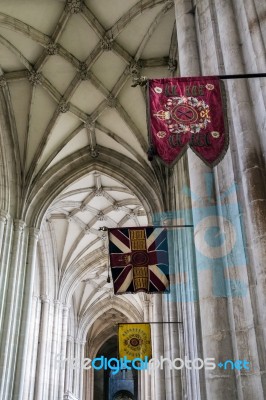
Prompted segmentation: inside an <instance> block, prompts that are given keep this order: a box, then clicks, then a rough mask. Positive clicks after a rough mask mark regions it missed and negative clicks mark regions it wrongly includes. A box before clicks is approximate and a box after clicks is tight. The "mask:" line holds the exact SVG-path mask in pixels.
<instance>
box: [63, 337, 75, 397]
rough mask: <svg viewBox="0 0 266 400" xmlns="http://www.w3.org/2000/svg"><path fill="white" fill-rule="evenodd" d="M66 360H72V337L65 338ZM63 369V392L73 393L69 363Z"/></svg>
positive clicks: (71, 370)
mask: <svg viewBox="0 0 266 400" xmlns="http://www.w3.org/2000/svg"><path fill="white" fill-rule="evenodd" d="M66 358H67V359H68V360H72V359H73V358H74V339H73V337H72V336H67V347H66ZM65 368H66V374H65V392H67V391H69V392H73V369H72V365H71V362H67V363H66V366H65Z"/></svg>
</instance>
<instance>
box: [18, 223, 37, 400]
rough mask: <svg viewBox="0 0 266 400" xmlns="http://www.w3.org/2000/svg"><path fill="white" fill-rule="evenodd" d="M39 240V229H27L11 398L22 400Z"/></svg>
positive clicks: (30, 330) (30, 332) (30, 331)
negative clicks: (19, 324)
mask: <svg viewBox="0 0 266 400" xmlns="http://www.w3.org/2000/svg"><path fill="white" fill-rule="evenodd" d="M38 238H39V229H36V228H30V229H29V242H28V251H27V262H26V276H25V285H24V297H23V307H22V321H21V327H20V340H19V350H18V359H17V364H16V376H15V386H14V392H13V396H14V398H16V399H17V398H18V399H20V400H23V390H24V389H23V386H24V382H25V373H26V368H27V365H28V362H29V360H28V354H29V341H30V338H31V334H32V326H31V318H32V301H33V297H32V296H33V285H34V278H35V270H36V251H37V242H38Z"/></svg>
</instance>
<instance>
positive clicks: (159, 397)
mask: <svg viewBox="0 0 266 400" xmlns="http://www.w3.org/2000/svg"><path fill="white" fill-rule="evenodd" d="M153 300H154V309H153V321H154V322H162V320H163V318H162V296H161V295H160V294H155V295H154V297H153ZM162 325H163V324H161V323H158V324H152V333H153V348H154V351H153V358H157V359H158V360H160V357H161V356H163V355H164V347H163V326H162ZM154 377H155V382H154V383H155V385H154V389H155V393H154V394H155V397H154V398H155V399H156V400H165V375H164V370H163V369H162V370H161V369H159V368H156V369H155V373H154Z"/></svg>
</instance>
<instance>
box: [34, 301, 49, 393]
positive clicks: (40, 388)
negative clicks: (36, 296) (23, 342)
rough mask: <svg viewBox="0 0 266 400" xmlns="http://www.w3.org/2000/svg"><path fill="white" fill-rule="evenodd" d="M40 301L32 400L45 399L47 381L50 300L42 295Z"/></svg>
mask: <svg viewBox="0 0 266 400" xmlns="http://www.w3.org/2000/svg"><path fill="white" fill-rule="evenodd" d="M41 302H42V305H41V323H40V331H39V348H38V360H37V369H36V380H35V393H34V400H45V399H44V398H43V393H44V391H45V390H47V382H45V364H46V354H47V336H48V328H49V308H50V300H49V299H48V298H47V297H46V296H42V297H41ZM45 386H46V387H45Z"/></svg>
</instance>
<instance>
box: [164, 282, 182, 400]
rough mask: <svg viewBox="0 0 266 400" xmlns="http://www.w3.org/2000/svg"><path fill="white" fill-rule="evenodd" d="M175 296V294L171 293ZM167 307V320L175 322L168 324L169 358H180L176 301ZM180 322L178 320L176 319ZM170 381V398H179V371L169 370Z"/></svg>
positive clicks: (180, 389)
mask: <svg viewBox="0 0 266 400" xmlns="http://www.w3.org/2000/svg"><path fill="white" fill-rule="evenodd" d="M171 290H172V291H175V288H171ZM173 295H174V297H175V298H176V294H175V293H174V294H173ZM168 307H169V318H168V321H169V322H175V323H173V324H170V327H169V328H170V338H169V339H170V358H171V360H174V359H176V358H181V352H180V348H179V340H180V336H181V335H180V332H182V329H180V328H181V327H182V325H179V324H177V323H176V322H177V321H178V316H177V309H176V302H174V301H170V302H169V303H168ZM178 322H180V321H178ZM171 381H172V398H173V400H181V399H182V398H183V396H182V375H181V371H179V370H176V369H172V371H171Z"/></svg>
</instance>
